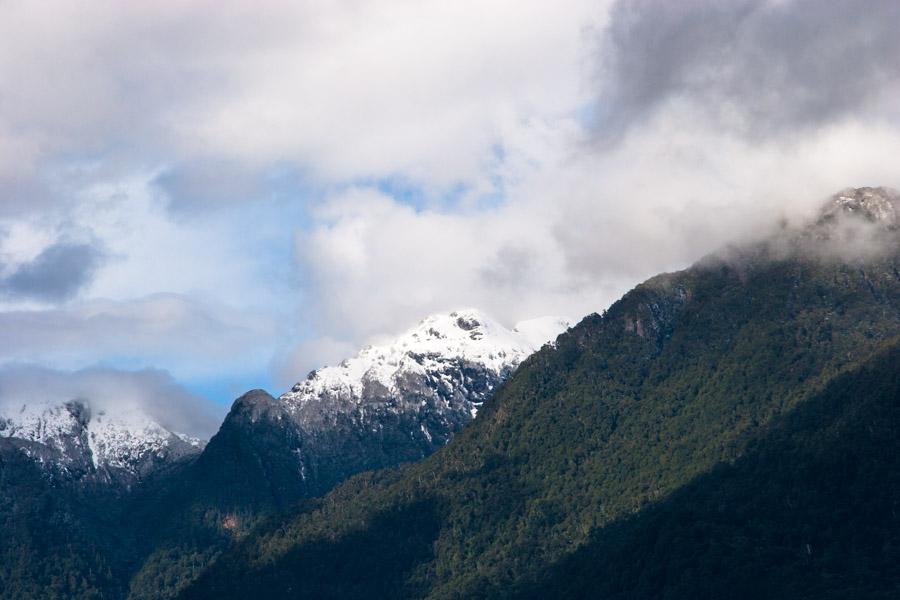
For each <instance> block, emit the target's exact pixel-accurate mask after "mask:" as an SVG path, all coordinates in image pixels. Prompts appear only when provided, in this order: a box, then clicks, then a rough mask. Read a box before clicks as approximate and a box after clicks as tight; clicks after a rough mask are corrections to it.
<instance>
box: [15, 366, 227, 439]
mask: <svg viewBox="0 0 900 600" xmlns="http://www.w3.org/2000/svg"><path fill="white" fill-rule="evenodd" d="M70 400H81V401H84V402H86V403H87V404H88V405H89V406H90V407H91V409H92V410H96V411H107V412H110V413H119V414H122V413H123V412H124V413H127V412H130V411H133V410H139V411H141V412H144V413H145V414H147V415H148V416H150V417H151V418H153V419H155V420H156V421H157V422H158V423H159V424H160V425H162V426H163V427H165V428H167V429H169V430H170V431H174V432H176V433H183V434H187V435H191V436H196V437H200V438H203V439H209V437H210V436H212V434H213V433H215V432H216V429H217V428H218V425H219V422H220V420H221V412H222V410H221V407H216V406H215V405H214V404H212V403H211V402H210V401H209V400H206V399H204V398H201V397H199V396H197V395H195V394H192V393H190V392H188V391H187V390H186V389H184V388H183V387H181V386H180V385H178V384H177V383H176V382H175V380H174V379H172V376H171V375H169V374H168V373H166V372H165V371H160V370H152V369H151V370H141V371H120V370H115V369H102V368H93V369H84V370H79V371H59V370H55V369H48V368H42V367H35V366H16V365H12V366H5V367H2V368H0V415H6V414H11V413H15V412H16V411H18V410H19V409H20V408H21V407H22V405H25V404H28V405H36V406H40V405H46V404H49V405H53V406H57V405H60V404H63V403H65V402H68V401H70Z"/></svg>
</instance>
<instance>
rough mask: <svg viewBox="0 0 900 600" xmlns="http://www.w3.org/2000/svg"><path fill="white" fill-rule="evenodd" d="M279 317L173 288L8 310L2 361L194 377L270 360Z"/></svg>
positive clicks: (2, 317) (0, 338) (0, 342)
mask: <svg viewBox="0 0 900 600" xmlns="http://www.w3.org/2000/svg"><path fill="white" fill-rule="evenodd" d="M273 339H276V338H275V331H274V327H273V325H272V322H271V321H270V320H269V319H267V318H265V317H260V316H257V315H254V314H252V313H250V314H247V313H241V312H238V311H235V310H231V309H228V308H227V307H222V306H216V305H210V304H204V303H202V302H200V301H198V300H195V299H192V298H188V297H184V296H178V295H173V294H157V295H154V296H147V297H143V298H138V299H134V300H129V301H118V302H115V301H109V300H106V301H101V300H93V301H90V302H83V303H78V304H75V305H71V306H67V307H64V308H58V309H42V310H7V311H4V312H0V362H25V363H43V364H53V365H56V366H58V367H62V368H80V367H84V366H87V365H92V364H96V363H102V362H108V363H115V364H127V365H135V366H140V367H146V366H152V365H157V366H161V367H167V368H168V369H169V370H171V371H172V372H173V373H175V374H177V375H178V376H180V377H184V378H191V377H200V376H209V375H210V374H216V373H218V374H221V376H222V377H226V376H228V375H234V374H235V373H243V372H246V370H248V369H250V370H252V369H255V368H258V366H259V365H260V364H265V363H266V361H267V360H268V356H269V355H270V346H269V344H270V341H271V340H273Z"/></svg>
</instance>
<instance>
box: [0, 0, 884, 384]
mask: <svg viewBox="0 0 900 600" xmlns="http://www.w3.org/2000/svg"><path fill="white" fill-rule="evenodd" d="M897 10H898V9H897V8H896V3H892V2H888V1H887V0H873V1H872V2H870V3H865V4H863V3H856V2H849V1H848V0H836V1H835V2H829V3H827V4H823V3H821V2H816V3H814V2H812V1H811V0H735V1H734V2H713V1H712V0H703V1H701V0H689V1H686V2H664V1H663V0H656V1H650V0H620V1H618V2H616V3H614V4H613V3H610V2H599V3H598V2H594V1H593V0H567V1H566V2H563V3H562V4H560V3H552V4H551V3H546V2H537V1H536V2H530V1H526V2H513V1H510V0H497V1H493V2H488V3H484V2H468V1H464V2H455V3H446V2H439V1H437V0H434V1H432V0H425V1H420V2H410V1H405V0H398V1H396V2H342V1H339V2H332V3H327V4H323V3H315V2H299V3H275V4H271V5H270V6H268V7H267V10H266V11H259V10H257V9H256V7H255V6H254V5H253V4H252V3H247V2H241V1H227V2H224V3H215V4H212V3H209V2H193V3H156V4H142V5H135V4H133V3H132V4H126V3H118V2H106V3H104V2H100V3H95V4H91V5H90V6H74V5H66V4H59V5H55V6H50V5H46V6H44V8H43V9H35V7H34V6H33V5H31V4H30V3H24V2H15V1H14V2H7V3H5V4H3V7H2V8H0V13H2V17H3V18H0V40H2V42H0V43H2V44H3V49H4V52H0V84H2V86H3V89H4V90H5V93H4V94H3V95H2V96H0V197H2V198H3V202H0V226H2V227H3V228H4V230H5V231H7V232H9V233H8V235H6V236H5V237H4V238H3V239H2V240H0V244H2V247H0V251H2V253H3V256H4V260H5V261H7V273H5V274H6V275H9V274H10V273H11V272H12V271H13V270H14V269H15V268H18V265H24V264H31V261H33V260H35V257H36V256H38V255H39V254H40V253H41V251H42V250H44V249H46V248H48V247H49V246H52V245H53V244H54V243H57V242H58V240H61V239H65V240H68V239H77V240H85V239H87V240H92V243H93V241H96V247H98V248H102V249H103V252H104V254H103V260H102V262H98V263H96V264H95V265H94V267H93V269H88V268H87V267H86V265H87V264H88V263H89V262H90V261H89V260H84V261H82V262H81V263H80V264H81V265H83V266H85V268H83V269H82V270H81V271H79V270H78V269H77V268H75V269H69V270H63V269H62V268H61V267H60V268H59V269H56V270H54V269H52V268H50V267H47V266H46V265H45V266H44V267H42V268H41V269H37V268H36V267H35V269H36V271H34V272H37V273H45V274H46V273H56V274H57V277H49V276H41V277H37V276H35V275H34V273H32V275H31V276H30V277H31V278H30V279H29V277H25V276H23V277H24V280H25V282H26V283H27V282H29V281H31V282H34V281H38V280H40V281H44V282H50V281H55V282H56V286H57V287H55V288H52V289H53V290H55V291H53V292H50V294H49V295H47V293H46V292H36V291H35V290H34V288H35V286H34V285H32V286H31V288H29V289H31V290H32V292H31V298H32V299H34V298H37V297H38V294H39V293H44V296H43V297H44V298H45V299H47V298H51V299H62V298H67V297H69V298H71V300H70V303H69V304H66V305H65V306H62V307H57V308H53V309H50V310H40V311H35V310H31V309H33V308H34V306H32V305H28V304H27V302H25V301H24V300H23V301H21V302H20V303H19V304H14V303H12V302H7V303H6V304H5V305H4V306H2V307H0V310H3V311H5V312H2V313H0V342H2V345H3V347H4V350H0V361H10V360H28V361H33V362H41V363H44V364H49V365H54V366H57V367H60V368H63V367H65V368H79V367H82V366H84V365H87V364H93V362H98V361H99V362H101V363H103V364H119V362H117V361H120V360H127V361H131V362H129V364H132V362H133V363H134V364H137V365H139V366H147V365H151V364H159V365H160V366H162V367H166V368H168V369H170V370H171V371H172V373H173V374H174V376H175V377H178V378H184V377H188V376H191V375H192V374H196V373H198V372H202V373H204V374H205V375H204V376H208V377H212V376H213V374H214V373H216V372H217V369H218V372H220V373H227V372H228V371H229V370H232V369H239V370H240V369H243V370H246V366H245V365H246V364H250V363H252V364H254V365H259V364H265V365H272V368H273V369H274V370H275V371H277V373H278V376H279V377H280V378H282V379H284V380H286V381H290V380H293V379H296V378H298V377H302V375H303V373H304V372H305V370H306V369H308V368H311V367H313V366H317V365H318V364H321V363H322V362H326V361H329V360H332V357H334V358H337V354H338V353H340V352H345V351H346V352H348V353H350V350H349V349H355V348H357V347H358V346H359V345H360V344H362V343H364V342H365V341H366V340H367V339H368V338H370V337H372V336H375V335H379V334H384V333H390V332H392V331H398V330H400V329H402V328H404V327H406V326H408V325H409V324H410V323H412V322H414V321H416V320H418V319H419V318H421V316H422V315H424V314H427V313H429V312H433V311H436V310H449V309H453V308H456V307H458V306H468V305H476V306H479V307H481V308H483V309H485V310H487V311H489V312H491V313H493V314H494V315H496V316H497V317H498V318H500V319H501V320H503V321H505V322H507V324H512V323H513V322H515V321H516V320H519V319H522V318H528V317H533V316H536V315H541V314H560V313H561V314H571V315H576V316H577V315H579V314H585V313H587V312H590V311H594V310H602V309H603V308H604V307H605V306H606V305H608V304H609V303H610V302H612V301H613V300H615V299H616V298H617V297H618V296H619V295H620V294H621V293H623V292H624V291H626V290H627V289H629V288H630V287H631V286H633V285H634V284H635V283H636V282H638V281H640V280H641V279H643V278H645V277H648V276H650V275H652V274H654V273H656V272H658V271H661V270H672V269H677V268H681V267H684V266H686V265H688V264H690V263H691V262H692V261H694V260H696V259H697V258H699V257H700V256H702V255H703V254H704V253H707V252H710V251H713V250H716V249H717V248H718V247H721V246H722V245H725V244H728V243H733V242H735V241H740V240H743V239H748V238H752V237H754V236H758V235H760V234H761V233H762V232H765V231H766V230H767V228H769V227H770V226H772V224H773V223H777V222H778V221H779V220H780V219H782V218H789V219H792V220H798V219H802V218H804V217H805V216H808V215H809V214H811V211H813V210H814V209H815V206H816V204H817V203H818V202H819V201H820V200H822V199H824V198H825V197H826V196H828V195H829V194H831V193H833V192H835V191H836V190H839V189H842V188H845V187H847V186H861V185H888V186H893V187H900V174H898V171H897V169H896V159H895V157H896V156H900V129H898V122H900V119H898V116H900V115H898V112H897V111H898V109H897V106H900V105H898V104H897V101H896V100H897V98H898V97H900V87H898V84H900V73H898V70H900V67H898V64H897V62H896V61H894V60H892V59H893V57H894V56H896V55H898V54H900V53H898V52H897V50H898V48H897V44H898V43H900V42H898V38H897V37H896V36H895V35H893V34H892V32H891V31H890V25H891V24H892V23H894V22H896V21H897V14H896V13H897ZM73 230H74V231H76V232H77V234H78V235H77V236H73V237H71V238H70V237H66V236H64V235H62V234H64V233H68V232H70V231H73ZM36 264H38V265H41V264H43V263H36ZM33 266H34V265H33ZM42 269H43V270H42ZM26 272H27V271H26ZM63 273H66V274H69V275H70V277H69V278H68V279H66V278H65V277H64V276H63ZM79 273H81V274H82V275H81V276H79V275H78V274H79ZM20 283H21V282H20ZM26 287H27V286H26ZM54 294H55V295H54ZM267 336H271V337H269V338H267ZM84 340H90V341H91V343H90V344H86V343H84ZM288 340H293V341H294V343H293V347H294V348H295V349H294V350H291V346H292V344H291V343H289V342H288ZM273 354H275V355H276V356H274V358H273ZM263 355H265V356H263ZM317 356H318V357H319V358H316V357H317ZM122 357H125V358H124V359H123V358H122ZM91 361H93V362H91ZM294 370H297V371H298V372H297V373H296V374H295V375H293V376H291V374H290V373H291V372H292V371H294Z"/></svg>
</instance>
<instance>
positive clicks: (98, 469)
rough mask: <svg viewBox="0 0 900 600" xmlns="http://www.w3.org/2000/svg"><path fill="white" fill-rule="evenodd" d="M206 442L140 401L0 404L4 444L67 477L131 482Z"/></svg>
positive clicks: (11, 401)
mask: <svg viewBox="0 0 900 600" xmlns="http://www.w3.org/2000/svg"><path fill="white" fill-rule="evenodd" d="M204 443H205V442H204V441H203V440H200V439H198V438H193V437H190V436H188V435H185V434H182V433H177V432H174V431H170V430H169V429H167V428H166V427H164V426H163V425H161V424H160V423H159V422H158V421H156V420H155V419H154V418H153V417H151V416H150V415H149V414H148V413H147V412H146V411H144V410H142V409H141V408H140V407H138V406H130V405H125V404H116V403H109V405H108V406H107V405H104V407H103V408H92V406H91V403H90V401H89V400H83V399H78V398H73V399H67V398H37V399H35V398H32V397H28V398H23V399H21V400H18V401H17V400H16V399H14V398H4V402H3V404H2V405H0V446H2V447H4V448H5V449H7V451H12V450H17V451H18V452H20V453H22V454H23V455H25V456H27V457H29V458H30V459H32V460H33V461H35V463H37V464H38V465H40V467H41V468H42V469H44V470H45V471H46V473H47V475H48V476H49V477H52V478H55V479H60V480H64V481H69V482H74V481H90V482H93V483H98V482H106V483H113V482H116V483H122V484H127V483H133V482H134V481H135V480H137V479H140V478H141V477H145V476H147V475H149V474H150V473H151V472H152V471H154V470H156V469H158V468H160V467H163V466H166V465H170V464H173V463H175V462H177V461H180V460H183V459H185V458H187V457H189V456H191V455H195V454H199V453H200V451H201V450H202V449H203V446H204Z"/></svg>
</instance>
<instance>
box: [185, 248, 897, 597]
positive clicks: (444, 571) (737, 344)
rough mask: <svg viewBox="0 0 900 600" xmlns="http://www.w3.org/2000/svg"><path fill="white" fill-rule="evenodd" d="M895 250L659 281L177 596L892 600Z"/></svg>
mask: <svg viewBox="0 0 900 600" xmlns="http://www.w3.org/2000/svg"><path fill="white" fill-rule="evenodd" d="M897 267H898V263H897V261H896V258H889V259H875V260H869V261H867V262H865V263H848V262H837V261H832V260H829V259H822V258H815V257H805V258H804V257H796V256H795V257H792V258H780V259H779V258H772V257H770V256H768V255H766V256H763V255H761V254H760V253H753V252H747V253H744V254H743V255H740V256H732V257H731V258H730V259H729V260H727V261H726V260H720V259H710V260H707V261H704V262H702V263H701V264H698V265H697V266H695V267H693V268H691V269H689V270H687V271H684V272H680V273H675V274H669V275H662V276H659V277H656V278H654V279H652V280H650V281H648V282H647V283H645V284H643V285H641V286H638V288H636V289H635V290H634V291H632V292H631V293H629V294H627V295H626V296H625V297H624V298H623V299H622V300H621V301H619V302H617V303H616V304H614V305H613V306H612V307H611V308H610V309H609V310H608V311H607V312H606V313H604V314H603V315H594V316H591V317H588V318H586V319H585V320H584V321H583V322H582V323H581V324H579V325H578V326H577V327H575V328H574V329H573V330H572V331H570V332H569V333H568V334H565V335H563V336H561V337H560V338H559V339H558V341H557V344H556V346H555V347H554V348H550V347H548V348H545V349H544V350H542V351H541V352H539V353H538V354H536V355H535V356H533V357H532V358H531V359H529V360H528V361H527V362H526V363H525V364H524V365H523V366H522V367H521V368H520V369H519V371H518V372H517V373H516V374H515V375H514V376H513V377H512V378H511V379H510V381H509V382H508V383H507V384H506V385H505V386H504V388H503V389H502V390H501V391H500V392H499V394H498V395H497V396H496V397H495V398H494V399H493V400H492V401H491V402H489V403H488V404H486V405H485V407H484V408H483V409H482V412H481V414H480V415H479V418H478V419H477V420H476V421H475V422H474V423H473V424H472V425H471V426H470V427H469V428H468V429H466V430H465V431H464V432H463V433H462V434H460V435H459V436H458V437H457V438H456V439H455V440H454V441H453V443H451V444H450V445H449V446H448V447H447V448H445V449H444V450H442V451H440V452H438V453H437V454H435V455H434V456H432V457H431V458H429V459H426V460H424V461H422V462H419V463H416V464H413V465H411V466H409V467H408V468H406V469H404V470H402V471H399V472H397V471H394V472H381V473H375V474H371V475H366V476H361V477H357V478H354V479H352V480H350V481H349V482H347V483H346V484H344V485H342V486H340V487H339V488H337V489H336V490H335V491H334V492H332V493H331V494H329V495H328V496H326V497H325V498H324V499H322V500H321V502H320V503H319V504H318V505H317V506H311V507H309V508H308V509H306V510H303V511H300V513H299V514H295V515H293V516H290V517H288V518H285V519H281V520H278V519H276V520H273V521H272V522H269V523H267V524H265V525H263V526H261V527H260V528H259V529H258V530H257V531H255V532H254V533H252V534H250V535H248V536H247V537H246V538H244V539H243V540H241V541H240V542H239V543H237V544H236V545H235V546H234V547H233V548H231V549H230V550H229V551H228V552H226V553H225V554H223V555H222V556H221V557H220V558H219V559H218V560H217V561H215V562H214V563H213V565H212V566H211V567H210V568H209V569H208V570H206V571H205V572H204V573H203V574H202V575H201V576H200V578H199V580H198V581H197V582H196V583H195V584H193V585H192V586H190V587H189V588H188V589H187V590H186V591H185V592H184V593H183V594H182V595H181V596H180V597H182V598H187V599H200V598H244V597H250V596H253V597H258V598H283V597H309V598H363V597H365V598H372V597H383V598H397V597H409V598H423V597H428V598H463V597H465V598H478V597H483V598H497V597H520V596H521V597H553V596H559V597H577V596H586V597H614V598H719V597H748V598H749V597H760V596H761V595H762V594H770V595H773V596H775V597H797V598H805V597H810V598H812V597H817V598H818V597H888V596H889V595H890V594H891V593H895V592H896V589H897V586H898V585H900V572H898V571H897V569H896V564H897V561H896V558H897V547H898V546H897V544H898V540H900V538H898V535H900V529H898V525H900V522H898V520H897V508H898V507H897V501H896V498H897V497H898V496H897V493H896V492H897V490H898V487H897V483H898V482H897V477H896V466H897V465H896V460H897V459H896V458H895V457H896V456H897V452H896V450H897V441H896V440H897V436H896V433H897V429H898V426H900V421H898V419H897V417H898V416H900V415H898V412H897V409H898V406H897V403H898V401H900V395H898V374H897V369H896V365H897V364H898V362H897V358H898V356H900V350H898V345H897V344H898V337H897V336H898V335H900V274H898V268H897ZM826 592H827V593H826ZM829 594H830V596H829Z"/></svg>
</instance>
